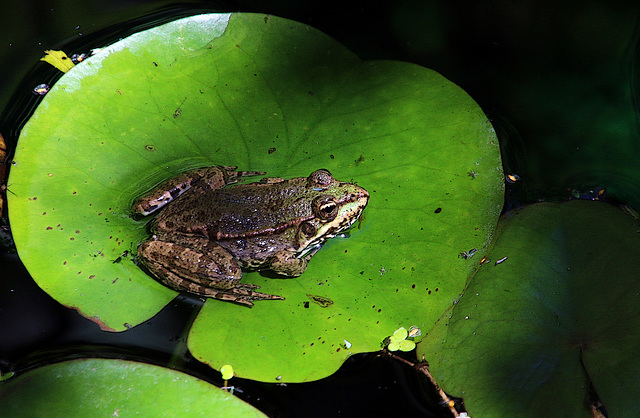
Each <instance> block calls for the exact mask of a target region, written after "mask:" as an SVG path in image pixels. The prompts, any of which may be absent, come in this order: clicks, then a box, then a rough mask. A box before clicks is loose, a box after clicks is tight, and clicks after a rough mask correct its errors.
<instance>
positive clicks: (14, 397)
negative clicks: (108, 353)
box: [0, 359, 265, 417]
mask: <svg viewBox="0 0 640 418" xmlns="http://www.w3.org/2000/svg"><path fill="white" fill-rule="evenodd" d="M0 404H1V405H2V406H1V407H0V411H2V415H3V416H7V417H36V416H38V417H42V416H66V417H77V416H83V417H89V416H92V417H98V416H99V417H109V416H112V417H118V416H123V417H124V416H134V415H140V416H197V415H202V416H227V417H228V416H243V417H264V416H265V415H264V414H262V413H261V412H260V411H258V410H257V409H255V408H253V407H252V406H251V405H248V404H246V403H244V402H243V401H241V400H240V399H238V398H236V397H235V396H233V395H232V394H230V393H229V392H227V391H224V390H222V389H219V388H217V387H215V386H213V385H212V384H210V383H207V382H205V381H203V380H200V379H197V378H195V377H193V376H189V375H186V374H184V373H181V372H177V371H175V370H170V369H165V368H162V367H158V366H153V365H150V364H142V363H136V362H132V361H124V360H104V359H83V360H73V361H67V362H63V363H57V364H51V365H48V366H45V367H41V368H38V369H35V370H31V371H29V372H27V373H25V374H22V375H19V376H14V377H12V378H11V379H9V380H6V381H4V382H0Z"/></svg>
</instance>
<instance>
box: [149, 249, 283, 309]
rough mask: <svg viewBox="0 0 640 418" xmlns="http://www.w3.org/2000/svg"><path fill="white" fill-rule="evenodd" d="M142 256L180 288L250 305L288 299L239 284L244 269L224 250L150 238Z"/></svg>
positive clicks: (168, 282)
mask: <svg viewBox="0 0 640 418" xmlns="http://www.w3.org/2000/svg"><path fill="white" fill-rule="evenodd" d="M138 256H140V259H141V260H142V262H143V264H144V266H145V267H146V268H147V270H148V271H149V272H150V273H152V274H153V275H154V276H155V277H157V278H158V279H159V280H160V281H161V282H162V283H164V284H165V285H167V286H169V287H170V288H172V289H175V290H178V291H182V292H189V293H193V294H196V295H199V296H206V297H210V298H215V299H220V300H226V301H231V302H236V303H240V304H243V305H247V306H253V303H252V301H257V300H282V299H284V298H283V297H281V296H276V295H268V294H265V293H260V292H257V291H255V290H254V289H258V288H259V286H256V285H252V284H244V283H238V282H239V281H240V278H241V277H242V270H241V269H240V266H239V265H238V263H237V262H236V261H235V259H234V258H233V257H232V256H231V254H229V253H227V252H224V251H222V252H220V251H218V252H199V251H194V250H192V249H190V248H187V247H183V246H181V245H179V244H176V243H172V242H164V241H146V242H143V243H142V244H141V245H140V247H139V248H138ZM158 260H162V262H159V261H158Z"/></svg>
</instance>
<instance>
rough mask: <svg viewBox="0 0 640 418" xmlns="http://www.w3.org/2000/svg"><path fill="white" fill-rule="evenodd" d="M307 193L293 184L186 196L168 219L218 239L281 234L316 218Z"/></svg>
mask: <svg viewBox="0 0 640 418" xmlns="http://www.w3.org/2000/svg"><path fill="white" fill-rule="evenodd" d="M306 191H307V189H306V188H304V187H297V186H293V185H290V184H289V185H288V187H265V185H262V184H247V185H239V186H234V187H229V188H226V189H220V190H212V191H209V192H208V193H206V194H204V195H185V196H183V197H184V201H183V204H181V205H176V206H178V207H180V209H179V210H173V211H171V212H174V213H167V214H166V217H167V218H168V219H173V220H177V219H178V218H179V221H178V222H176V224H177V225H182V227H180V228H179V229H180V230H182V232H186V233H190V232H194V233H198V232H201V233H206V234H207V235H208V236H209V237H210V238H211V239H214V240H215V239H217V240H220V239H225V238H236V237H248V236H256V235H270V234H277V233H280V232H281V231H284V230H285V229H287V228H290V227H292V226H297V225H299V224H300V223H302V222H304V221H305V220H308V219H310V218H311V217H312V210H311V201H310V200H311V199H310V198H309V196H307V194H306ZM183 197H182V196H181V198H183ZM176 206H174V207H176ZM163 215H164V214H163Z"/></svg>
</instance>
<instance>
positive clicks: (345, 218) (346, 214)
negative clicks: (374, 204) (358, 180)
mask: <svg viewBox="0 0 640 418" xmlns="http://www.w3.org/2000/svg"><path fill="white" fill-rule="evenodd" d="M345 200H346V202H345V203H343V204H342V206H341V207H340V210H339V211H338V214H337V215H336V217H335V218H334V219H333V220H332V221H329V222H324V223H320V225H319V226H318V229H317V230H316V234H315V236H314V237H313V238H311V239H310V240H309V241H308V242H307V243H306V245H305V246H304V249H303V250H302V251H301V252H300V253H299V254H298V255H297V258H304V257H306V256H307V255H308V254H310V253H311V254H313V253H315V252H316V251H318V250H319V249H320V247H322V245H323V244H324V243H325V242H326V241H327V240H329V239H331V238H333V237H335V236H336V235H338V234H340V233H342V232H344V231H346V230H348V229H349V228H351V226H352V225H353V224H354V223H355V222H356V221H357V220H358V219H360V216H362V212H363V211H364V208H365V207H366V206H367V203H368V202H369V193H367V191H366V190H364V189H361V192H360V193H353V194H351V195H350V196H349V197H347V198H346V199H345Z"/></svg>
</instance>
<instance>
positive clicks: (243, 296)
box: [198, 283, 285, 307]
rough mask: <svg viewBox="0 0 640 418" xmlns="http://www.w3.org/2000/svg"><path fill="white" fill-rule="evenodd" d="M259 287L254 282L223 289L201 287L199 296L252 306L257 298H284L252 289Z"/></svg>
mask: <svg viewBox="0 0 640 418" xmlns="http://www.w3.org/2000/svg"><path fill="white" fill-rule="evenodd" d="M259 288H260V286H256V285H254V284H244V283H239V284H237V285H236V287H234V288H232V289H225V290H219V289H212V288H203V289H202V290H203V293H202V294H201V296H206V297H209V298H214V299H219V300H225V301H229V302H235V303H239V304H241V305H245V306H249V307H251V306H253V303H252V302H254V301H258V300H285V299H284V298H283V297H282V296H277V295H268V294H266V293H260V292H256V291H255V290H254V289H259ZM198 293H199V292H198Z"/></svg>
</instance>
